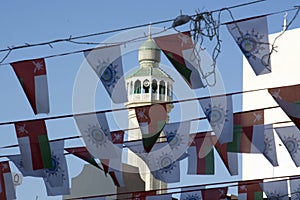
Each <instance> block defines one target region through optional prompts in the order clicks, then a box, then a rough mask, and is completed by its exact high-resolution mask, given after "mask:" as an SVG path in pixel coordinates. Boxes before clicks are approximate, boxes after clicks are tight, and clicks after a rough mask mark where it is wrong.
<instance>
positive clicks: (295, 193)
mask: <svg viewBox="0 0 300 200" xmlns="http://www.w3.org/2000/svg"><path fill="white" fill-rule="evenodd" d="M289 181H290V192H291V200H298V199H300V176H294V177H290V180H289Z"/></svg>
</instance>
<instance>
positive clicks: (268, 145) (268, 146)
mask: <svg viewBox="0 0 300 200" xmlns="http://www.w3.org/2000/svg"><path fill="white" fill-rule="evenodd" d="M272 143H273V139H272V138H270V137H265V139H264V144H265V145H264V151H263V152H264V154H266V155H268V156H270V153H271V152H273V151H274V150H273V148H272V147H273V145H272Z"/></svg>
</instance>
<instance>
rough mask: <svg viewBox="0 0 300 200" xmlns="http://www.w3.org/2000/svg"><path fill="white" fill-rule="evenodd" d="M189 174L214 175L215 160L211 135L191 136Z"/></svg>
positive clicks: (199, 134)
mask: <svg viewBox="0 0 300 200" xmlns="http://www.w3.org/2000/svg"><path fill="white" fill-rule="evenodd" d="M190 138H191V144H190V147H189V149H188V155H189V156H188V172H187V173H188V174H207V175H209V174H214V173H215V160H214V148H213V146H214V145H213V141H212V138H211V133H198V134H194V135H190Z"/></svg>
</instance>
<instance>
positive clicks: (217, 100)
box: [199, 96, 233, 144]
mask: <svg viewBox="0 0 300 200" xmlns="http://www.w3.org/2000/svg"><path fill="white" fill-rule="evenodd" d="M199 103H200V105H201V107H202V109H203V111H204V114H205V116H206V117H207V119H208V121H209V123H210V125H211V127H212V129H213V131H214V132H215V134H216V136H217V138H218V139H219V142H220V144H224V143H227V142H232V140H233V112H232V98H231V96H219V97H212V98H210V99H201V100H199Z"/></svg>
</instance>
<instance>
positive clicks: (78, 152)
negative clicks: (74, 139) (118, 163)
mask: <svg viewBox="0 0 300 200" xmlns="http://www.w3.org/2000/svg"><path fill="white" fill-rule="evenodd" d="M65 150H66V151H67V152H69V153H71V154H73V155H75V156H77V157H78V158H80V159H82V160H84V161H86V162H88V163H90V164H91V165H93V166H95V167H97V168H98V169H101V168H100V166H99V165H98V164H97V162H96V161H95V159H94V156H92V155H91V154H90V152H88V150H87V149H86V147H73V148H66V149H65Z"/></svg>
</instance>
